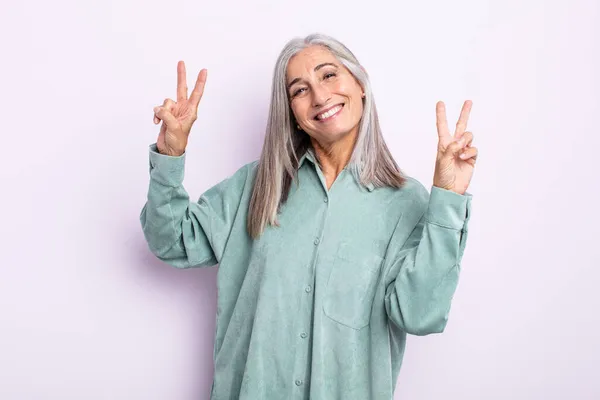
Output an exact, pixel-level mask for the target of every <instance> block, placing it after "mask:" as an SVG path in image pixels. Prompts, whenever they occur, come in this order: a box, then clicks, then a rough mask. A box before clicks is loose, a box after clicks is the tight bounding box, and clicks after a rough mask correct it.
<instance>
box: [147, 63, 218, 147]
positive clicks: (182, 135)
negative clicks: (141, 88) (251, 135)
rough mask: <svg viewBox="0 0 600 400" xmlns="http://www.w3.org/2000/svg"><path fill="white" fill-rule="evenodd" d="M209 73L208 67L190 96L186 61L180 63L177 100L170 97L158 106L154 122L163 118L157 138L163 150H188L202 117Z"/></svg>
mask: <svg viewBox="0 0 600 400" xmlns="http://www.w3.org/2000/svg"><path fill="white" fill-rule="evenodd" d="M206 75H207V70H206V69H202V70H201V71H200V73H199V74H198V79H197V80H196V85H195V86H194V90H193V91H192V94H191V96H190V98H189V99H188V95H187V92H188V88H187V84H186V73H185V63H184V62H183V61H179V62H178V63H177V101H176V102H175V101H173V100H171V99H168V98H167V99H165V101H164V102H163V105H162V106H157V107H154V123H155V124H158V123H160V121H161V120H162V121H163V124H162V126H161V127H160V133H159V134H158V139H157V140H156V147H157V148H158V152H159V153H161V154H166V155H169V156H180V155H182V154H183V153H184V152H185V148H186V146H187V141H188V136H189V134H190V130H191V129H192V124H193V123H194V121H196V119H197V117H198V104H199V103H200V99H201V98H202V94H203V93H204V85H205V84H206Z"/></svg>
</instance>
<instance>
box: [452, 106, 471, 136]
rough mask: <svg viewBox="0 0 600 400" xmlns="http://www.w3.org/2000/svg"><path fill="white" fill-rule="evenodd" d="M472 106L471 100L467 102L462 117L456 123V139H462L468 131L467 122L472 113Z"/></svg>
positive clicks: (461, 113) (461, 112)
mask: <svg viewBox="0 0 600 400" xmlns="http://www.w3.org/2000/svg"><path fill="white" fill-rule="evenodd" d="M472 105H473V102H472V101H471V100H467V101H465V103H464V104H463V107H462V110H461V111H460V117H459V118H458V122H457V123H456V132H454V137H455V138H456V139H458V138H460V137H461V136H462V134H463V133H465V131H466V130H467V121H468V120H469V114H470V113H471V106H472Z"/></svg>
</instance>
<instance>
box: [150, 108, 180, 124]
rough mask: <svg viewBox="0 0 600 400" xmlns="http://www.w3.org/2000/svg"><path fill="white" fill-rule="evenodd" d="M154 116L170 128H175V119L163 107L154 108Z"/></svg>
mask: <svg viewBox="0 0 600 400" xmlns="http://www.w3.org/2000/svg"><path fill="white" fill-rule="evenodd" d="M154 115H156V116H157V117H158V118H159V119H161V120H162V121H164V122H165V124H167V126H168V127H170V128H175V127H176V126H177V118H175V116H174V115H173V114H171V112H170V111H169V110H167V109H166V108H165V107H163V106H156V107H154Z"/></svg>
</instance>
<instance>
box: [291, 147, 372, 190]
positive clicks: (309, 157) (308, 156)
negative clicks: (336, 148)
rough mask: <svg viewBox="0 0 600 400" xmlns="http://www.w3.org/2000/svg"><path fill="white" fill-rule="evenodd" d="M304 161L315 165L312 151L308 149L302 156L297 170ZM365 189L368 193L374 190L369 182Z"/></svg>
mask: <svg viewBox="0 0 600 400" xmlns="http://www.w3.org/2000/svg"><path fill="white" fill-rule="evenodd" d="M306 160H309V161H310V162H312V163H313V165H317V161H316V159H315V154H314V153H313V150H312V149H311V148H308V149H307V150H306V152H305V153H304V154H303V155H302V157H300V160H299V161H298V169H300V167H302V164H304V162H305V161H306ZM365 187H366V189H367V190H368V191H369V192H372V191H373V189H375V185H373V184H372V183H371V182H369V183H367V184H366V185H365Z"/></svg>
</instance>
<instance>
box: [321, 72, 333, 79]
mask: <svg viewBox="0 0 600 400" xmlns="http://www.w3.org/2000/svg"><path fill="white" fill-rule="evenodd" d="M334 76H335V72H328V73H326V74H325V76H324V77H323V78H325V79H329V78H331V77H334Z"/></svg>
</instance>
